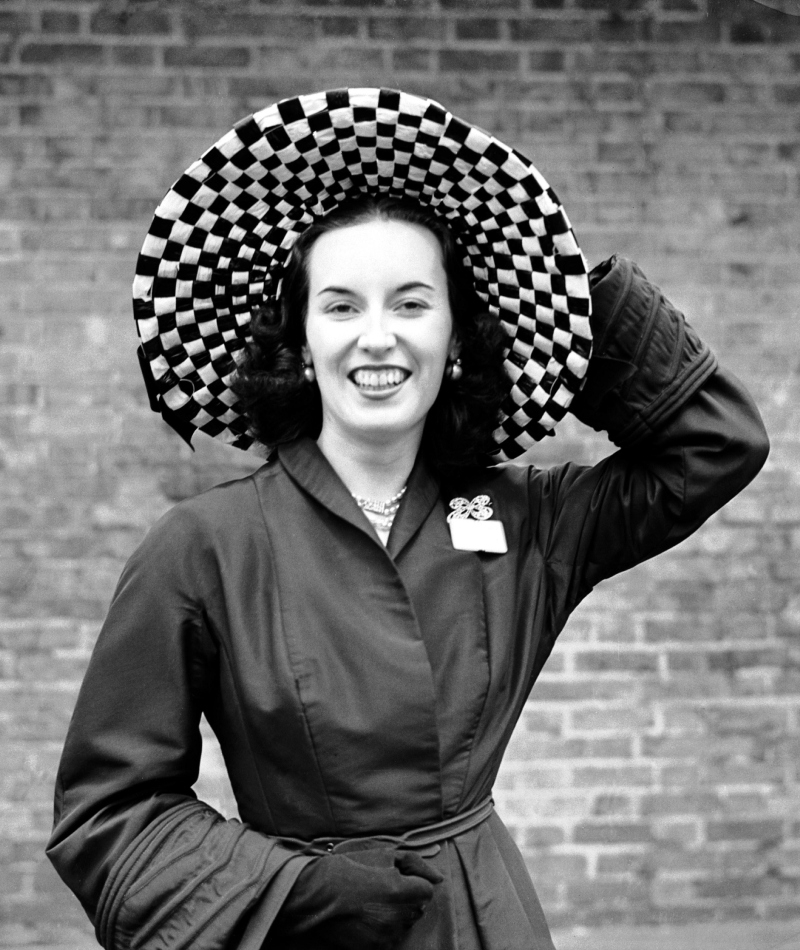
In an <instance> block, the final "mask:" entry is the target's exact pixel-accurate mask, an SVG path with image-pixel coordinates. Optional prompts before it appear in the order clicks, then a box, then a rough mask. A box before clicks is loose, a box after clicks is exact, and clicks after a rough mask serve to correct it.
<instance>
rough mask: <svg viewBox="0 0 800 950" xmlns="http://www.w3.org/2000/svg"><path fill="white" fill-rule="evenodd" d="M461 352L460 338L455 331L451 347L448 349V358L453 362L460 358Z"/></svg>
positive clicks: (451, 339)
mask: <svg viewBox="0 0 800 950" xmlns="http://www.w3.org/2000/svg"><path fill="white" fill-rule="evenodd" d="M460 352H461V343H460V342H459V340H458V337H457V336H456V335H455V333H454V334H453V335H452V336H451V337H450V349H448V351H447V358H448V359H449V360H450V362H451V363H452V362H453V361H454V360H456V359H457V358H458V354H459V353H460Z"/></svg>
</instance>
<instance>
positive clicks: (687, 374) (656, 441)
mask: <svg viewBox="0 0 800 950" xmlns="http://www.w3.org/2000/svg"><path fill="white" fill-rule="evenodd" d="M591 283H592V301H593V311H594V313H593V317H592V329H593V333H594V338H595V352H594V354H593V356H592V359H591V361H590V365H589V371H588V374H587V380H586V386H585V387H584V389H583V391H582V392H581V393H580V395H579V396H578V397H577V398H576V399H575V401H574V403H573V406H572V407H571V408H572V411H573V412H574V413H575V415H576V416H577V417H578V418H579V419H580V420H581V421H583V422H585V423H586V424H588V425H591V426H592V427H593V428H595V429H597V430H600V431H605V432H607V433H608V435H609V438H610V439H611V440H612V441H613V442H615V443H616V444H617V445H618V446H619V451H617V452H615V453H614V454H613V455H611V456H609V457H608V458H606V459H604V460H603V461H601V462H600V463H599V464H598V465H595V466H590V467H585V466H579V465H566V466H563V467H560V468H556V469H552V470H550V471H549V472H547V473H538V474H537V473H535V471H534V472H533V473H532V481H531V487H532V489H534V490H535V494H534V495H533V497H532V499H531V501H532V504H533V506H534V508H535V509H537V510H536V514H537V518H536V522H535V523H536V524H537V526H538V527H537V530H538V532H539V544H540V546H541V548H542V549H543V551H544V553H545V559H546V563H547V564H548V567H549V569H550V572H551V575H552V578H553V580H554V586H555V590H556V614H557V620H556V624H555V626H556V632H557V630H558V629H560V628H561V626H563V623H564V622H565V621H566V618H567V616H568V615H569V612H570V611H571V610H572V609H573V608H574V607H575V606H576V605H577V604H578V603H579V602H580V600H581V599H582V598H583V597H585V596H586V594H587V593H588V592H589V591H590V590H591V589H592V587H594V586H595V584H597V583H598V582H599V581H601V580H603V579H604V578H607V577H610V576H612V575H613V574H616V573H619V572H620V571H623V570H626V569H628V568H630V567H633V566H634V565H635V564H638V563H639V562H641V561H644V560H646V559H648V558H650V557H653V556H654V555H656V554H659V553H660V552H662V551H665V550H667V549H668V548H670V547H672V546H673V545H675V544H677V543H678V542H680V541H682V540H683V539H684V538H686V537H687V536H688V535H690V534H691V533H692V532H693V531H695V530H696V529H697V528H698V527H700V525H701V524H703V522H704V521H705V520H706V519H707V518H708V517H709V516H710V515H712V514H713V513H714V512H715V511H717V510H718V509H719V508H721V507H722V506H723V505H725V504H726V503H727V502H728V501H730V499H731V498H733V497H734V496H735V495H736V494H737V493H738V492H740V491H741V490H742V489H743V488H744V487H745V486H746V485H747V484H748V482H750V481H751V480H752V479H753V478H754V477H755V475H756V474H757V473H758V471H759V470H760V468H761V466H762V465H763V464H764V461H765V460H766V457H767V454H768V451H769V442H768V439H767V434H766V430H765V428H764V424H763V422H762V420H761V417H760V415H759V412H758V410H757V408H756V407H755V405H754V403H753V401H752V399H751V398H750V396H749V394H748V393H747V391H746V390H745V388H744V387H743V386H742V384H741V383H740V382H739V381H738V380H737V379H736V378H735V377H734V376H733V374H731V373H729V372H727V371H726V370H724V369H722V368H720V367H719V366H718V364H717V361H716V359H715V358H714V356H713V354H712V353H711V351H710V350H709V349H708V347H707V346H706V345H705V344H704V343H703V342H702V341H701V340H700V338H699V337H698V336H697V334H696V333H695V332H694V330H693V329H692V328H691V326H690V325H689V324H688V323H686V321H685V319H684V317H683V315H682V314H681V313H680V312H679V311H678V310H677V309H676V308H675V307H674V306H673V305H672V304H670V303H669V301H668V300H666V299H665V298H664V296H663V294H662V293H661V292H660V290H659V289H658V288H657V287H655V286H654V285H653V284H651V283H650V282H649V281H648V280H647V278H646V277H645V276H644V274H642V272H641V270H639V268H638V267H637V266H636V265H635V264H633V263H631V262H630V261H626V260H623V259H620V258H612V259H611V260H610V261H607V262H605V263H604V264H602V265H600V266H599V267H598V268H596V269H595V270H594V271H593V272H592V275H591Z"/></svg>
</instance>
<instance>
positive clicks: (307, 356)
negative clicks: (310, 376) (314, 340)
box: [300, 343, 312, 366]
mask: <svg viewBox="0 0 800 950" xmlns="http://www.w3.org/2000/svg"><path fill="white" fill-rule="evenodd" d="M300 355H301V356H302V357H303V362H304V363H305V364H306V366H311V363H312V360H311V350H310V349H309V346H308V343H304V344H303V345H302V346H301V347H300Z"/></svg>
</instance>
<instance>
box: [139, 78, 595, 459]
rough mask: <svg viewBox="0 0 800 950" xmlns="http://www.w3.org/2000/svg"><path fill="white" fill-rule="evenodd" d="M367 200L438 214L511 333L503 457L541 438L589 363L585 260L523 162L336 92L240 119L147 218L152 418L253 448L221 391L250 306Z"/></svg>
mask: <svg viewBox="0 0 800 950" xmlns="http://www.w3.org/2000/svg"><path fill="white" fill-rule="evenodd" d="M361 194H381V195H388V196H393V197H397V198H401V199H411V200H414V201H417V202H419V203H420V204H422V205H425V206H426V207H428V208H430V209H431V210H432V211H433V212H434V213H435V214H437V215H439V216H441V217H443V218H444V219H445V220H446V221H447V224H448V226H449V228H450V230H451V231H452V233H453V235H454V237H455V239H456V241H457V242H458V243H459V245H460V247H461V248H463V251H464V262H465V264H466V265H467V266H468V267H469V269H470V270H471V272H472V274H473V277H474V282H475V289H476V291H477V293H478V294H479V296H480V297H481V298H482V299H483V300H484V301H485V302H486V303H487V305H488V309H489V310H490V312H491V313H493V314H494V315H496V316H497V318H498V319H499V320H500V321H501V323H502V325H503V328H504V329H505V331H506V333H507V335H508V352H507V355H506V360H505V368H506V371H507V375H508V379H509V395H508V398H507V399H506V403H505V406H504V410H503V413H502V421H501V424H500V426H499V427H498V429H497V430H496V432H495V441H496V442H497V446H498V452H497V456H496V457H497V460H498V461H503V460H508V459H512V458H515V457H517V456H519V455H520V454H521V453H522V452H524V451H526V450H527V449H528V448H530V447H531V446H532V445H533V444H534V442H536V441H537V440H538V439H540V438H542V436H544V435H547V434H548V433H551V432H552V430H553V428H554V427H555V425H556V423H557V422H558V421H559V420H560V419H561V418H562V417H563V416H564V414H565V413H566V411H567V408H568V407H569V404H570V402H571V401H572V398H573V396H574V395H575V394H576V393H577V392H578V391H579V389H580V387H581V382H582V380H583V378H584V376H585V374H586V370H587V366H588V361H589V357H590V354H591V330H590V326H589V316H590V312H591V298H590V295H589V281H588V275H587V267H586V261H585V259H584V257H583V255H582V254H581V251H580V248H579V247H578V243H577V241H576V239H575V235H574V234H573V231H572V228H571V226H570V223H569V220H568V218H567V215H566V214H565V212H564V209H563V207H562V206H561V204H560V202H559V201H558V198H557V197H556V195H555V194H554V193H553V190H552V189H551V188H550V186H549V185H548V184H547V182H546V181H545V180H544V178H543V177H542V175H541V174H540V173H539V171H538V170H537V169H536V168H535V167H534V166H533V164H531V162H530V161H529V160H528V159H527V158H525V157H524V156H522V155H520V154H519V153H518V152H517V151H515V150H514V149H511V148H509V147H508V146H506V145H504V144H503V143H502V142H499V141H498V140H497V139H496V138H494V137H493V136H491V135H489V134H488V133H486V132H484V131H483V130H481V129H478V128H476V127H475V126H472V125H470V124H469V123H467V122H465V121H463V120H462V119H459V118H456V117H455V116H454V115H452V114H451V113H450V112H448V111H447V110H446V109H445V108H444V107H442V106H441V105H439V104H438V103H437V102H434V101H432V100H430V99H426V98H423V97H420V96H414V95H409V94H407V93H403V92H398V91H396V90H391V89H339V90H334V91H328V92H320V93H313V94H310V95H304V96H298V97H296V98H293V99H286V100H283V101H282V102H279V103H277V104H276V105H273V106H270V107H268V108H266V109H263V110H262V111H260V112H257V113H255V114H254V115H252V116H248V117H247V118H246V119H244V120H242V121H241V122H239V123H238V124H237V125H236V126H235V127H234V128H233V129H232V130H231V131H230V132H228V134H227V135H225V136H223V138H221V139H220V140H219V141H218V142H217V143H216V144H215V145H213V146H212V147H211V148H210V149H208V151H206V152H205V153H204V154H203V156H202V157H201V158H200V159H199V160H198V161H196V162H195V163H194V164H193V165H192V166H191V167H190V168H188V169H187V170H186V172H184V174H183V175H181V177H180V178H179V179H178V180H177V181H176V182H175V184H174V185H173V186H172V188H171V189H170V190H169V192H168V193H167V195H166V196H165V197H164V199H163V201H162V202H161V203H160V204H159V206H158V208H157V209H156V213H155V217H154V218H153V222H152V224H151V225H150V229H149V232H148V234H147V237H146V239H145V242H144V246H143V247H142V251H141V253H140V255H139V259H138V262H137V266H136V278H135V280H134V284H133V298H134V315H135V318H136V325H137V330H138V333H139V336H140V339H141V346H140V348H139V358H140V363H141V366H142V370H143V372H144V376H145V381H146V382H147V384H148V392H149V394H150V400H151V406H152V407H153V408H154V409H155V410H157V411H159V412H161V413H162V415H163V416H164V418H165V419H166V420H167V421H169V423H170V424H171V425H173V426H174V427H175V428H176V429H177V430H178V431H179V432H181V434H182V435H183V436H184V437H185V438H187V439H190V438H191V435H192V434H193V433H194V432H195V431H196V430H198V429H199V430H201V431H202V432H205V433H207V434H208V435H211V436H214V437H216V438H219V439H222V440H223V441H225V442H230V443H232V444H233V445H235V446H237V447H239V448H242V449H247V448H250V447H251V446H252V445H253V444H254V441H255V440H254V439H253V437H252V435H251V434H250V432H249V427H248V422H247V419H246V418H245V416H244V415H243V412H242V408H241V406H240V404H239V401H238V399H237V397H236V396H235V394H234V393H233V391H232V389H231V382H232V379H233V377H234V375H235V372H236V365H237V358H238V356H239V355H240V353H241V352H242V350H243V348H244V346H245V343H246V341H247V340H248V338H249V325H250V319H251V314H252V312H253V310H254V308H257V307H259V306H263V305H264V304H268V303H271V302H274V301H275V300H276V299H277V296H278V295H279V292H280V280H281V276H282V272H283V267H284V265H285V263H286V260H287V257H288V255H289V252H290V250H291V248H292V245H293V244H294V242H295V240H296V239H297V237H298V235H300V234H301V233H302V232H303V231H304V230H305V229H306V228H307V227H309V225H310V224H312V222H314V221H315V220H316V219H318V218H319V217H321V216H324V215H326V214H328V213H329V212H330V211H331V210H332V209H334V208H336V207H337V206H338V205H339V204H340V203H341V202H343V201H345V200H348V199H353V198H355V197H358V196H359V195H361Z"/></svg>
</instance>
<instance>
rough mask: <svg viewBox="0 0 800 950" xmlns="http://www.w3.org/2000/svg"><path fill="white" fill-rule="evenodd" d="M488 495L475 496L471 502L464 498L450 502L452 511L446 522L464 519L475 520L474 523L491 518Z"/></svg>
mask: <svg viewBox="0 0 800 950" xmlns="http://www.w3.org/2000/svg"><path fill="white" fill-rule="evenodd" d="M490 502H491V498H489V496H488V495H476V496H475V497H474V498H473V499H472V501H468V500H467V499H466V498H454V499H453V500H452V501H451V502H450V507H451V508H452V509H453V510H452V511H451V512H450V514H449V515H448V516H447V520H448V522H450V521H460V520H462V519H464V518H475V520H476V521H486V520H488V519H489V518H491V517H492V515H493V514H494V510H493V509H492V507H491V505H490Z"/></svg>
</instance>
